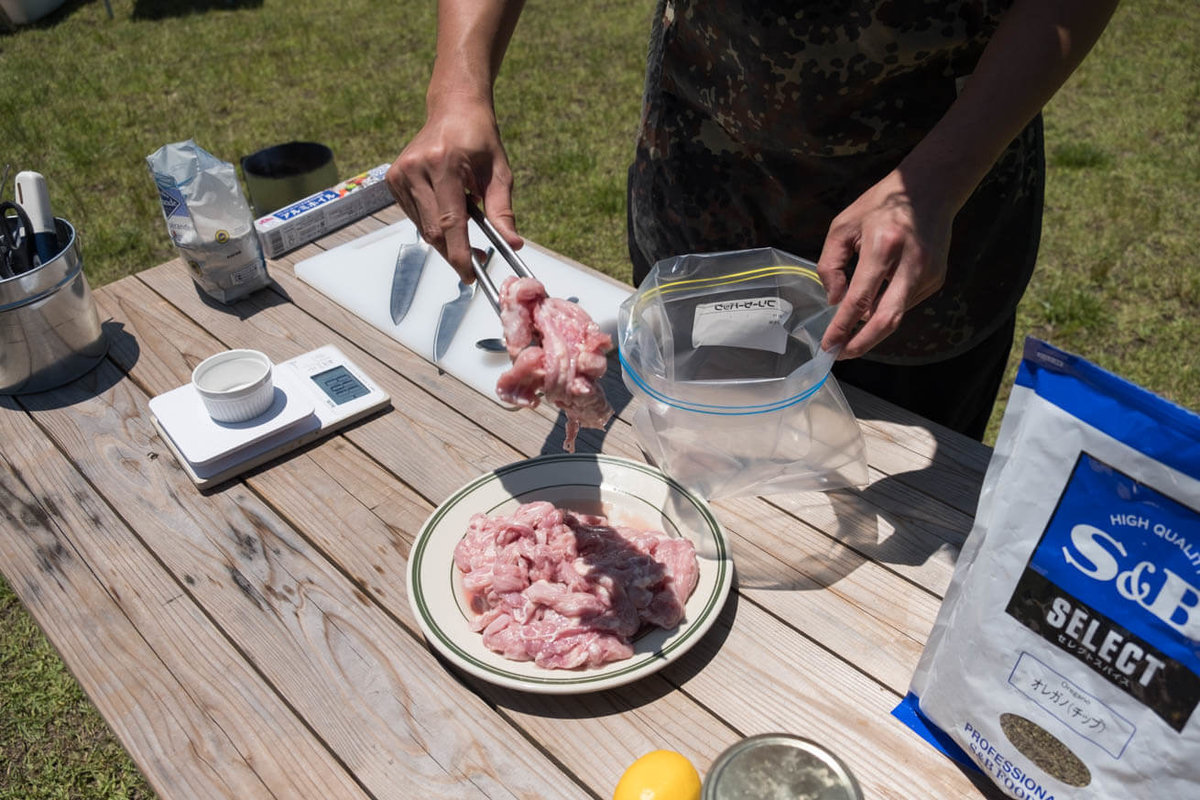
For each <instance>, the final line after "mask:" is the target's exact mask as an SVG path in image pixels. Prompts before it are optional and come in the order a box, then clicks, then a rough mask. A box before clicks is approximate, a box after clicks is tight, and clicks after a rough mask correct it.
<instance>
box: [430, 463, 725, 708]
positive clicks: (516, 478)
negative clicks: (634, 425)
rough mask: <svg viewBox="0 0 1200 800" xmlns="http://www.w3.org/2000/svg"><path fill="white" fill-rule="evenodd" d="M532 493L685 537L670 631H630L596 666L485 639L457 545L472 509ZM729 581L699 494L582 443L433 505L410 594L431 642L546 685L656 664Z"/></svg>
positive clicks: (669, 655)
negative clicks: (689, 583) (689, 560)
mask: <svg viewBox="0 0 1200 800" xmlns="http://www.w3.org/2000/svg"><path fill="white" fill-rule="evenodd" d="M534 500H546V501H549V502H551V503H554V504H555V505H558V506H560V507H566V508H571V509H575V510H577V511H581V512H585V513H602V514H604V515H605V516H607V517H608V518H609V520H610V521H611V522H613V523H614V524H622V525H631V526H636V527H641V528H655V529H657V530H661V531H663V532H665V533H666V534H668V535H669V536H684V537H686V538H688V539H690V540H691V541H692V543H693V544H695V545H696V558H697V560H698V562H699V566H700V573H699V580H698V582H697V584H696V589H695V591H693V592H692V596H691V598H689V599H688V602H687V606H686V608H685V612H686V615H685V617H684V620H683V622H681V623H680V624H679V625H678V626H677V627H676V628H674V629H672V630H669V631H666V630H662V629H659V628H652V629H651V630H650V631H649V632H647V633H645V634H643V635H641V636H640V637H638V638H637V639H636V640H635V641H634V643H633V645H634V654H633V656H632V657H631V658H628V659H625V660H624V661H614V662H610V663H608V664H605V665H603V666H600V667H596V668H592V669H575V670H562V669H544V668H542V667H539V666H537V665H536V664H534V663H533V662H532V661H511V660H509V659H507V658H504V657H503V656H500V655H498V654H496V653H493V652H492V651H490V650H488V649H487V648H486V647H484V646H483V637H482V636H481V635H480V634H478V633H475V632H473V631H472V630H471V629H470V626H469V623H470V619H471V616H472V613H471V612H470V611H469V610H468V608H467V603H466V598H465V595H464V593H463V591H462V582H461V580H460V577H459V572H458V569H457V568H456V567H455V566H454V548H455V546H456V545H457V544H458V542H459V540H461V539H462V537H463V535H464V534H465V533H466V531H467V523H468V522H469V520H470V519H471V516H472V515H474V514H476V513H478V512H482V513H484V514H489V515H492V514H509V513H512V511H513V510H514V509H516V507H517V506H518V505H519V504H521V503H529V502H532V501H534ZM732 583H733V562H732V560H731V559H730V555H729V548H728V545H727V542H726V540H725V534H724V532H723V531H722V530H721V526H720V524H719V523H718V522H717V520H716V517H714V516H713V513H712V511H711V510H710V509H709V508H708V505H707V504H706V503H705V502H704V500H702V499H701V498H700V497H698V496H696V495H694V494H692V493H691V492H689V491H688V490H686V489H684V488H683V487H682V486H680V485H679V484H677V483H675V482H674V481H672V480H671V479H670V478H668V477H667V476H665V475H663V474H662V473H661V472H659V471H658V470H656V469H654V468H653V467H650V466H647V465H646V464H641V463H638V462H636V461H630V460H628V459H623V458H614V457H611V456H604V455H595V454H587V453H574V454H562V455H549V456H542V457H539V458H535V459H531V460H528V461H519V462H517V463H515V464H510V465H508V466H506V467H501V468H500V469H497V470H495V471H493V472H489V473H488V474H486V475H483V476H482V477H479V478H477V479H475V480H474V481H472V482H471V483H469V484H467V485H466V486H464V487H462V488H461V489H459V490H458V491H457V492H455V493H454V494H453V495H452V496H451V497H450V498H449V499H448V500H446V502H444V503H442V504H441V505H440V506H438V507H437V508H436V509H435V510H434V512H433V514H432V515H431V516H430V517H429V519H428V520H426V522H425V525H424V526H423V527H422V528H421V532H420V533H419V534H417V539H416V541H415V542H414V543H413V548H412V553H411V554H410V555H409V560H408V600H409V603H410V604H411V605H412V608H413V612H414V613H415V614H416V617H417V622H418V623H419V624H420V625H421V630H422V631H424V633H425V638H426V639H427V640H428V641H429V643H430V644H431V645H432V646H433V647H434V649H436V650H437V651H438V652H440V653H441V654H442V655H443V656H445V657H446V658H447V659H449V660H450V661H451V662H452V663H454V664H455V665H457V666H458V667H460V668H461V669H463V670H465V671H467V672H469V673H470V674H472V675H475V676H477V677H479V678H482V679H484V680H486V681H489V682H491V683H494V684H497V685H500V686H507V687H509V688H512V689H522V690H525V691H530V692H538V693H543V694H575V693H581V692H593V691H598V690H600V689H609V688H612V687H614V686H621V685H623V684H626V683H630V682H631V681H635V680H637V679H639V678H643V677H645V676H646V675H649V674H650V673H652V672H656V671H657V670H659V669H662V668H663V667H664V666H666V665H667V664H669V663H671V662H672V661H674V660H675V659H677V658H679V657H680V656H681V655H683V654H684V653H685V652H687V650H688V649H689V648H690V647H692V645H694V644H695V643H696V642H697V641H698V640H699V639H700V637H701V636H703V635H704V633H705V632H706V631H707V630H708V629H709V628H710V627H712V624H713V622H715V621H716V618H717V615H718V614H719V613H720V611H721V608H722V607H723V606H724V604H725V599H726V597H728V595H729V589H730V586H731V585H732Z"/></svg>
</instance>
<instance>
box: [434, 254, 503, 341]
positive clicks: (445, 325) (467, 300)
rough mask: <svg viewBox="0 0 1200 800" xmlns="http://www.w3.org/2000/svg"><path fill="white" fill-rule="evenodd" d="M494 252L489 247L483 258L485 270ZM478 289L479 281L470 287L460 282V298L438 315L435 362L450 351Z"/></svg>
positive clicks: (448, 304)
mask: <svg viewBox="0 0 1200 800" xmlns="http://www.w3.org/2000/svg"><path fill="white" fill-rule="evenodd" d="M493 252H494V250H493V249H492V248H490V247H489V248H488V251H487V255H485V256H484V257H483V268H484V269H485V270H486V269H487V267H488V262H489V261H490V260H491V258H492V253H493ZM478 287H479V281H478V280H476V281H475V282H474V283H472V284H470V285H467V284H465V283H463V282H462V281H459V282H458V296H457V297H455V298H454V299H453V300H450V301H449V302H447V303H445V304H444V305H443V306H442V310H441V311H440V312H439V313H438V321H437V330H436V331H435V332H434V334H433V360H434V361H435V362H436V361H441V360H442V356H444V355H446V351H447V350H449V349H450V343H451V342H452V341H454V334H456V333H457V332H458V326H459V325H461V324H462V321H463V317H465V316H466V315H467V309H468V308H470V306H471V299H472V298H473V297H475V290H476V289H477V288H478Z"/></svg>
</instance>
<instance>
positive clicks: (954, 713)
mask: <svg viewBox="0 0 1200 800" xmlns="http://www.w3.org/2000/svg"><path fill="white" fill-rule="evenodd" d="M1024 356H1025V357H1024V360H1023V362H1022V364H1021V367H1020V371H1019V373H1018V376H1017V380H1016V386H1015V387H1014V389H1013V393H1012V395H1011V397H1010V399H1009V401H1008V405H1007V407H1006V409H1005V414H1004V420H1003V422H1002V424H1001V428H1000V433H999V435H998V439H997V442H996V449H995V452H994V454H993V457H992V460H991V463H990V464H989V466H988V470H987V474H986V476H985V478H984V484H983V491H982V494H981V496H980V499H979V507H978V511H977V513H976V518H975V525H974V527H973V528H972V530H971V534H970V536H969V537H968V539H967V542H966V545H965V546H964V548H963V551H962V553H961V555H960V556H959V561H958V565H957V567H956V569H955V572H954V577H953V580H952V581H951V584H950V588H949V590H948V591H947V593H946V598H945V601H944V602H943V604H942V608H941V611H940V612H939V614H938V618H937V621H936V623H935V625H934V629H933V633H932V634H931V635H930V638H929V642H928V644H927V645H926V647H925V651H924V653H923V654H922V657H921V661H920V663H919V665H918V667H917V671H916V674H915V675H914V677H913V681H912V691H911V693H910V695H909V698H908V699H907V700H906V702H907V703H910V704H911V703H914V702H915V703H916V705H917V707H918V708H919V710H920V712H921V714H922V715H924V717H925V719H926V720H927V721H931V722H932V723H933V724H934V726H936V728H938V729H940V730H941V731H942V732H943V733H944V734H947V735H948V736H949V737H950V738H951V739H953V740H954V742H955V744H957V745H958V746H959V747H960V748H961V749H962V750H963V751H964V752H965V754H968V755H969V757H970V759H971V760H972V761H973V762H974V763H975V764H977V765H978V766H979V767H980V768H981V769H982V770H983V771H984V772H985V773H986V774H987V775H988V776H989V777H990V778H991V779H992V781H993V782H995V783H996V785H997V786H999V787H1000V788H1001V789H1003V790H1004V791H1005V792H1006V793H1007V794H1008V795H1010V796H1011V797H1016V798H1067V797H1069V798H1095V799H1096V800H1100V798H1114V797H1131V798H1132V797H1164V798H1165V797H1171V798H1184V797H1196V796H1197V788H1196V787H1197V786H1198V785H1200V719H1198V717H1200V715H1197V714H1196V713H1195V711H1196V705H1197V703H1198V702H1200V416H1197V415H1196V414H1193V413H1191V412H1190V411H1187V410H1185V409H1183V408H1180V407H1178V406H1174V405H1172V404H1170V403H1168V402H1167V401H1165V400H1163V399H1162V398H1160V397H1157V396H1155V395H1152V394H1151V393H1149V392H1147V391H1145V390H1143V389H1140V388H1138V387H1136V386H1134V385H1133V384H1131V383H1128V382H1126V381H1124V380H1122V379H1121V378H1118V377H1117V376H1115V375H1112V374H1111V373H1108V372H1105V371H1104V370H1102V369H1100V368H1098V367H1096V366H1094V365H1092V364H1090V363H1088V362H1087V361H1085V360H1083V359H1081V358H1078V357H1077V356H1073V355H1071V354H1069V353H1064V352H1063V351H1061V350H1057V349H1055V348H1053V347H1051V346H1049V345H1047V344H1045V343H1043V342H1040V341H1037V340H1035V339H1029V340H1027V341H1026V344H1025V354H1024Z"/></svg>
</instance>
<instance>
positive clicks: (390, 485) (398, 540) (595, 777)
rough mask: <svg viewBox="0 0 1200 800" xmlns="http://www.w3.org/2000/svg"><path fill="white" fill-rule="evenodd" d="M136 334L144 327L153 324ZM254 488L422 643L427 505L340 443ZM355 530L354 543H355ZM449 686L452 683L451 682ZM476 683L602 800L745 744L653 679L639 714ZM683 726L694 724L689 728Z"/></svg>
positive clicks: (599, 697)
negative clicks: (662, 768) (410, 578)
mask: <svg viewBox="0 0 1200 800" xmlns="http://www.w3.org/2000/svg"><path fill="white" fill-rule="evenodd" d="M120 291H121V295H122V298H123V299H122V302H121V303H119V304H118V307H119V308H138V309H142V310H143V313H144V310H145V309H152V308H155V303H154V302H153V300H152V299H151V298H144V297H142V295H148V294H149V292H148V290H147V289H146V288H145V287H140V291H139V287H136V286H125V287H121V289H120ZM106 300H107V299H106ZM160 308H161V307H160ZM129 324H130V326H131V327H144V326H145V322H144V321H142V322H139V323H136V324H135V323H132V322H131V323H129ZM194 338H195V335H194V334H193V335H186V336H183V337H182V338H181V341H185V342H186V341H189V340H191V339H194ZM172 360H175V361H179V359H177V358H176V359H172ZM129 367H130V371H131V374H132V376H133V377H134V379H135V380H137V381H138V382H139V383H140V382H142V381H143V380H145V381H147V382H148V383H149V385H148V386H147V389H148V390H149V391H151V392H154V391H160V390H163V389H164V388H166V387H164V386H159V385H155V383H154V381H156V380H158V379H159V377H158V376H161V375H163V374H164V373H166V372H168V371H167V370H164V369H163V368H161V367H158V366H156V365H153V364H147V363H145V357H144V356H143V357H142V358H140V359H138V360H137V361H136V362H134V363H131V364H130V365H129ZM167 380H168V382H170V381H171V380H174V379H172V378H168V379H167ZM247 483H248V484H249V485H250V486H251V487H252V488H253V489H254V490H255V491H256V493H258V494H259V495H260V496H261V497H263V498H264V499H265V500H266V501H267V502H269V503H270V504H271V505H272V506H273V507H274V508H275V509H276V510H277V513H279V515H280V516H281V517H284V518H286V519H287V520H289V521H290V522H291V523H292V524H293V525H294V526H295V527H296V528H297V529H298V530H300V531H301V533H303V534H304V536H305V537H306V539H307V540H309V541H310V542H312V543H313V544H314V545H315V546H316V547H317V548H318V549H320V550H321V551H323V552H324V553H325V554H326V555H327V556H328V557H329V558H330V559H331V560H333V561H334V562H336V563H337V564H338V566H339V569H340V571H341V572H343V573H344V574H346V575H348V576H349V577H350V579H351V581H352V582H353V583H354V584H356V586H357V587H358V588H359V589H360V590H361V591H362V592H363V593H365V594H366V595H368V596H370V597H371V599H372V600H374V601H376V602H378V603H380V605H382V606H383V607H384V608H385V609H386V610H387V612H388V613H389V614H390V615H391V616H392V617H394V618H396V619H397V620H399V621H400V622H401V624H402V625H404V626H405V628H406V629H407V630H408V631H409V632H410V633H411V635H412V636H413V638H414V639H415V640H421V639H422V637H421V634H420V631H419V627H418V625H417V623H416V620H415V618H414V617H413V614H412V610H411V608H410V607H409V605H408V600H407V595H406V592H405V584H406V570H407V556H408V552H409V548H410V546H411V544H412V540H413V537H414V536H415V533H416V531H417V529H418V528H419V527H420V526H421V524H422V523H423V522H424V521H425V519H426V518H427V517H428V516H429V514H430V513H431V512H432V510H433V506H432V505H431V504H430V503H429V502H428V501H425V500H424V499H423V498H421V497H420V496H419V495H418V494H416V493H415V492H414V491H413V490H412V489H410V488H409V487H407V486H406V485H404V484H403V483H401V482H400V481H398V480H396V479H395V477H394V476H392V475H390V474H389V473H387V472H386V471H385V470H384V469H383V468H382V467H380V466H379V465H378V464H376V463H375V462H374V461H372V460H370V459H369V458H368V457H367V456H366V455H365V454H364V453H363V451H362V450H360V449H359V448H358V447H355V446H353V445H352V444H351V443H349V442H348V441H346V440H345V439H344V438H343V437H341V436H334V437H331V438H330V439H328V440H326V441H324V442H321V443H320V444H318V445H316V446H314V447H311V448H309V449H308V450H306V451H305V452H304V453H303V454H301V455H298V456H297V457H294V458H290V459H285V460H283V461H282V462H281V463H279V464H277V465H276V466H275V467H274V468H272V469H270V470H268V471H264V472H260V473H258V474H255V475H252V476H250V477H249V478H248V479H247ZM315 486H320V487H323V488H322V491H320V492H314V491H312V487H315ZM347 530H352V531H354V535H353V536H346V534H345V532H346V531H347ZM446 679H447V680H453V678H452V677H451V675H450V674H449V673H447V674H446ZM472 683H473V685H474V686H475V687H476V690H477V691H478V692H479V694H481V695H482V696H484V697H485V698H486V699H487V700H488V701H489V702H490V703H492V704H495V705H499V706H502V707H503V708H504V713H505V714H506V715H507V716H509V717H510V718H511V719H512V720H513V721H514V722H515V723H516V724H518V725H520V727H522V728H523V729H525V730H526V732H527V734H528V735H530V736H533V737H534V738H536V739H537V740H538V741H539V742H541V743H542V746H543V747H544V748H545V749H546V750H547V751H548V752H550V753H551V755H553V756H554V758H555V759H556V760H557V761H559V762H560V763H563V764H564V765H566V766H567V768H568V769H569V770H570V771H571V772H572V773H573V774H576V775H578V776H579V777H580V778H581V779H582V780H584V781H585V782H587V784H588V785H590V786H593V787H602V788H603V791H601V794H604V793H607V791H608V790H609V789H610V788H611V787H612V786H613V785H615V783H616V780H617V779H618V778H619V777H620V772H621V771H622V769H623V767H624V765H627V764H628V763H630V762H632V761H633V760H634V759H635V758H637V757H638V756H639V755H641V754H642V753H644V752H647V751H648V750H651V749H654V748H655V747H661V746H670V747H673V748H674V749H678V750H680V751H681V752H685V753H687V754H688V755H689V757H690V758H692V759H694V760H696V761H697V763H701V762H705V761H707V762H711V760H712V759H713V758H715V757H716V755H717V753H719V752H720V750H721V749H723V748H724V747H726V746H728V745H730V744H732V743H733V742H734V741H736V738H737V736H736V733H735V732H734V731H732V730H731V729H730V728H729V727H728V726H726V725H724V724H723V723H721V722H720V721H719V720H718V719H717V718H716V717H714V716H713V715H712V714H711V713H709V712H707V711H706V710H704V709H703V708H701V707H699V706H698V705H696V703H694V702H693V701H691V700H690V699H689V698H687V696H686V695H683V694H680V693H677V692H672V691H671V690H672V688H673V687H672V686H671V685H670V684H668V683H666V682H665V681H663V680H662V679H661V678H657V677H653V676H652V677H650V678H648V679H646V680H644V681H642V682H641V684H640V686H639V687H638V690H637V696H638V697H639V698H642V699H641V700H640V701H639V703H638V704H637V705H636V706H634V705H633V704H631V703H630V701H629V700H628V699H626V695H625V694H624V693H617V692H603V693H597V694H594V695H590V696H584V697H541V696H538V695H532V696H525V695H524V694H523V693H519V692H509V691H505V690H501V689H497V688H496V687H492V686H490V685H488V684H485V683H481V682H477V681H472ZM627 713H628V714H629V715H627ZM680 720H686V721H687V724H686V725H684V726H680V725H679V721H680ZM598 747H600V748H603V749H604V750H605V751H606V753H607V754H608V757H607V758H603V759H602V758H598V757H597V752H596V749H597V748H598Z"/></svg>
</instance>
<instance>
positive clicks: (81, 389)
mask: <svg viewBox="0 0 1200 800" xmlns="http://www.w3.org/2000/svg"><path fill="white" fill-rule="evenodd" d="M100 329H101V330H102V331H103V332H104V338H105V341H106V343H107V345H108V350H107V353H106V354H105V356H104V357H102V358H101V359H100V360H99V361H98V362H97V363H96V366H94V367H92V368H91V369H89V370H88V371H87V372H84V373H83V374H82V375H79V376H78V377H76V378H75V379H74V380H71V381H68V382H67V383H65V384H62V385H60V386H56V387H53V388H51V389H47V390H45V391H42V392H32V393H29V394H18V395H16V396H15V400H14V403H13V404H12V405H6V407H11V408H16V407H18V405H17V403H18V402H19V405H20V406H23V407H24V408H27V409H31V410H33V409H36V410H39V411H45V410H49V409H54V408H66V407H67V406H72V405H75V404H76V403H79V402H81V401H82V400H84V399H86V398H90V397H99V396H100V395H102V394H104V393H105V392H107V391H108V390H109V389H111V388H112V387H114V386H116V385H117V384H118V383H120V382H121V381H122V380H123V379H124V378H125V373H124V372H123V371H122V370H123V369H124V367H120V368H115V367H114V366H113V362H114V361H115V362H117V364H123V363H125V357H126V356H131V360H130V361H129V363H133V362H136V361H137V355H138V353H139V352H140V349H139V347H138V343H137V339H135V338H134V337H133V336H132V335H131V334H130V333H128V332H127V331H126V330H125V326H124V325H123V324H122V323H120V322H113V321H112V320H108V321H106V322H102V323H100ZM118 354H121V356H120V357H119V356H118ZM34 380H36V376H35V378H34Z"/></svg>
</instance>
